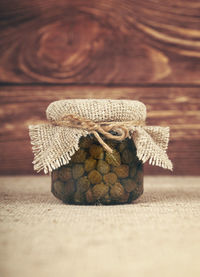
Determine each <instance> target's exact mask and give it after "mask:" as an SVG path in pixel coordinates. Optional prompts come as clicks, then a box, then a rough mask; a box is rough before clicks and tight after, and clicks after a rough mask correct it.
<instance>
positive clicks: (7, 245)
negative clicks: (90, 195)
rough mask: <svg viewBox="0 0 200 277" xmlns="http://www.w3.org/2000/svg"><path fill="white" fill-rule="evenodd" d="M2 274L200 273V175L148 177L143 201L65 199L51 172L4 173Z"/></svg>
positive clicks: (152, 276)
mask: <svg viewBox="0 0 200 277" xmlns="http://www.w3.org/2000/svg"><path fill="white" fill-rule="evenodd" d="M0 192H1V202H0V203H1V204H0V205H1V207H0V214H1V216H0V231H1V233H0V276H2V277H8V276H9V277H10V276H13V277H25V276H26V277H27V276H28V277H32V276H34V277H35V276H36V277H40V276H44V277H46V276H48V277H51V276H52V277H55V276H57V277H59V276H63V277H64V276H65V277H66V276H69V277H79V276H81V277H100V276H101V277H107V276H109V277H119V276H125V275H126V276H137V277H140V276H148V277H157V276H159V277H160V276H162V277H165V276H167V277H168V276H174V277H179V276H180V277H184V276H187V277H188V276H192V277H197V276H198V277H199V276H200V263H199V260H200V178H195V177H193V178H192V177H185V178H181V177H146V178H145V194H144V195H143V196H142V197H141V198H140V200H138V201H137V202H136V204H130V205H120V206H93V207H91V206H90V207H87V206H70V205H64V204H62V203H61V202H59V200H57V199H55V198H54V197H53V196H52V195H51V193H50V180H49V177H12V178H11V177H7V178H5V177H1V178H0Z"/></svg>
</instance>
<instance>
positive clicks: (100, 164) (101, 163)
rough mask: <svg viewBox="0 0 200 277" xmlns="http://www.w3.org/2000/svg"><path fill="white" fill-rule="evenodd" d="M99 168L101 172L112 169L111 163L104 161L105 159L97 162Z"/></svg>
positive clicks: (104, 172)
mask: <svg viewBox="0 0 200 277" xmlns="http://www.w3.org/2000/svg"><path fill="white" fill-rule="evenodd" d="M97 170H98V171H99V172H100V173H101V174H106V173H108V172H109V171H110V165H109V164H108V163H107V162H105V161H103V160H99V161H98V163H97Z"/></svg>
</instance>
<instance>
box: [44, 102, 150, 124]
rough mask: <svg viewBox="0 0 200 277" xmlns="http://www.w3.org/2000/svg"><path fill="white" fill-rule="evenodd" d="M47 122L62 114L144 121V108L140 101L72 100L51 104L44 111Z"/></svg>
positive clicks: (107, 119) (100, 119)
mask: <svg viewBox="0 0 200 277" xmlns="http://www.w3.org/2000/svg"><path fill="white" fill-rule="evenodd" d="M46 114H47V119H48V120H50V121H51V120H59V119H60V118H61V117H62V116H63V114H75V115H79V116H81V117H84V118H87V119H91V120H93V121H95V122H101V121H129V120H130V121H131V120H136V121H145V119H146V106H145V105H144V104H143V103H142V102H140V101H134V100H111V99H73V100H59V101H55V102H53V103H51V104H50V105H49V106H48V108H47V111H46Z"/></svg>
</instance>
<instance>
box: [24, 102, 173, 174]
mask: <svg viewBox="0 0 200 277" xmlns="http://www.w3.org/2000/svg"><path fill="white" fill-rule="evenodd" d="M46 114H47V120H48V121H49V124H40V125H31V126H29V133H30V138H31V144H32V148H33V153H34V156H35V157H34V161H33V163H34V169H35V170H37V171H40V170H44V172H45V173H48V171H50V172H51V171H52V170H53V169H56V168H58V167H60V166H62V165H65V164H67V163H69V161H70V159H71V156H72V155H73V154H74V153H75V151H77V150H78V149H79V146H78V144H79V139H80V138H81V136H86V135H88V131H87V130H82V129H77V128H69V127H66V126H65V127H62V126H55V125H52V124H50V123H51V122H52V121H59V120H61V119H62V117H63V116H64V115H70V114H73V115H78V116H81V117H83V118H86V119H90V120H92V121H94V122H105V121H107V122H113V121H114V122H115V121H117V122H125V121H134V122H136V126H134V125H133V126H132V127H131V128H130V129H129V134H130V138H131V137H132V139H133V140H134V143H135V146H136V148H137V156H138V158H139V159H140V160H142V161H143V162H146V161H147V160H149V163H150V164H153V165H157V166H161V167H163V168H167V169H172V163H171V161H170V160H169V159H168V156H167V154H166V150H167V146H168V141H169V128H168V127H159V126H137V122H140V123H144V122H145V119H146V106H145V105H144V104H143V103H142V102H139V101H130V100H110V99H98V100H97V99H73V100H60V101H55V102H53V103H51V104H50V105H49V107H48V108H47V111H46ZM139 125H140V124H139Z"/></svg>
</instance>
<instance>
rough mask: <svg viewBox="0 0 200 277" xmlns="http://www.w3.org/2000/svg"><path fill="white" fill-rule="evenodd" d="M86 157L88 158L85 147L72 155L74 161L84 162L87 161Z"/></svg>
mask: <svg viewBox="0 0 200 277" xmlns="http://www.w3.org/2000/svg"><path fill="white" fill-rule="evenodd" d="M85 159H86V152H85V150H83V149H79V150H78V151H76V152H75V153H74V155H73V156H72V157H71V161H72V162H73V163H83V162H84V161H85Z"/></svg>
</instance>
